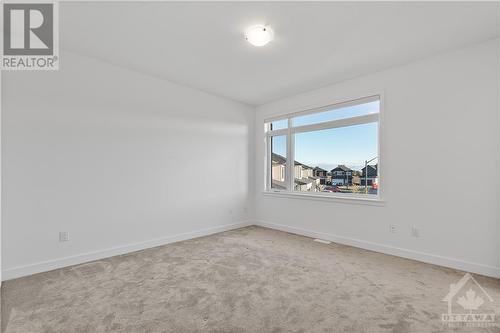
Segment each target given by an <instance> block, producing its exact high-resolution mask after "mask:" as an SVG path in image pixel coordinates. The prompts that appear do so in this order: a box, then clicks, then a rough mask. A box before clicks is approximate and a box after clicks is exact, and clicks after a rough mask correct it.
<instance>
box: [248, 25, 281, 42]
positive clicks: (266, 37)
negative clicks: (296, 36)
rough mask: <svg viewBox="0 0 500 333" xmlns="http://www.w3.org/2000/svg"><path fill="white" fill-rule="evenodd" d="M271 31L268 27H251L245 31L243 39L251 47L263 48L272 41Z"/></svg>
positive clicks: (272, 34)
mask: <svg viewBox="0 0 500 333" xmlns="http://www.w3.org/2000/svg"><path fill="white" fill-rule="evenodd" d="M273 36H274V33H273V29H271V27H269V26H268V25H263V24H259V25H253V26H251V27H249V28H247V30H246V31H245V39H246V40H247V41H248V42H249V43H250V44H252V45H253V46H264V45H266V44H267V43H269V42H270V41H272V40H273Z"/></svg>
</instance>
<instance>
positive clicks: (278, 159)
mask: <svg viewBox="0 0 500 333" xmlns="http://www.w3.org/2000/svg"><path fill="white" fill-rule="evenodd" d="M271 163H272V166H271V179H272V184H271V187H272V188H275V189H279V190H286V184H285V168H286V158H284V157H283V156H281V155H278V154H274V153H273V158H272V161H271Z"/></svg>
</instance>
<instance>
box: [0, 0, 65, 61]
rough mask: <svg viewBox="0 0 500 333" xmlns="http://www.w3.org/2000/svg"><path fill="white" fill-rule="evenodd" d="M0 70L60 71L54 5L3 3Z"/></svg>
mask: <svg viewBox="0 0 500 333" xmlns="http://www.w3.org/2000/svg"><path fill="white" fill-rule="evenodd" d="M1 11H2V13H1V18H2V20H3V22H2V28H3V34H1V35H2V42H1V46H2V53H1V62H0V69H2V70H57V69H59V24H58V22H59V15H58V14H59V7H58V3H57V2H29V3H28V2H17V1H16V2H3V1H2V5H1Z"/></svg>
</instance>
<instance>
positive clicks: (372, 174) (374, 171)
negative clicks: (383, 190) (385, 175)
mask: <svg viewBox="0 0 500 333" xmlns="http://www.w3.org/2000/svg"><path fill="white" fill-rule="evenodd" d="M365 179H366V184H367V186H372V185H374V184H377V183H378V181H377V179H378V164H375V165H368V172H367V171H366V168H363V169H361V183H360V184H361V185H363V186H364V185H365Z"/></svg>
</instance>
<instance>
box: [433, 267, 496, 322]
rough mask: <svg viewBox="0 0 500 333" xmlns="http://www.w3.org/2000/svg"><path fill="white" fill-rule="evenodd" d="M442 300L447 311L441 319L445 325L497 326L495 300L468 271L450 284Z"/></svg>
mask: <svg viewBox="0 0 500 333" xmlns="http://www.w3.org/2000/svg"><path fill="white" fill-rule="evenodd" d="M443 302H446V303H447V304H448V312H447V313H443V314H442V316H441V320H442V322H443V324H444V325H445V326H447V327H450V328H456V327H469V328H471V327H476V328H488V327H497V323H496V321H495V307H496V305H495V301H494V299H493V298H492V297H491V296H490V295H489V294H488V292H487V291H486V290H485V289H484V288H483V287H482V286H481V285H480V284H479V283H478V282H477V280H476V279H475V278H474V277H473V276H472V275H471V274H470V273H466V274H465V275H464V277H462V278H461V279H460V280H459V281H458V282H457V283H452V284H450V291H449V292H448V294H447V295H446V296H445V297H444V298H443ZM488 331H489V330H488ZM495 332H496V331H495Z"/></svg>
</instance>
